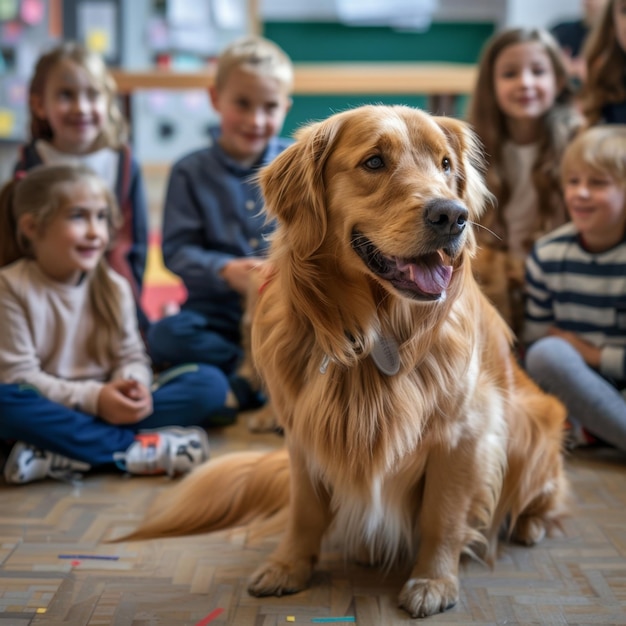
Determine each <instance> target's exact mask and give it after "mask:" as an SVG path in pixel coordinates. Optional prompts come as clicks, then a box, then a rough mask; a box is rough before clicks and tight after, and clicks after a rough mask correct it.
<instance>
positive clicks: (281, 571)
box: [248, 561, 313, 596]
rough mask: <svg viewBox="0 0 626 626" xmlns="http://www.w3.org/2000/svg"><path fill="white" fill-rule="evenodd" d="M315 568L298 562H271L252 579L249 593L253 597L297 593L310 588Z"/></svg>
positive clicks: (309, 564)
mask: <svg viewBox="0 0 626 626" xmlns="http://www.w3.org/2000/svg"><path fill="white" fill-rule="evenodd" d="M312 571H313V566H312V564H311V563H310V562H306V561H297V562H296V563H292V564H287V563H279V562H277V561H270V562H269V563H266V564H265V565H263V566H262V567H260V568H259V569H258V570H257V571H256V572H255V573H254V574H253V575H252V577H251V578H250V583H249V584H248V593H249V594H250V595H253V596H282V595H286V594H290V593H297V592H298V591H302V590H303V589H306V587H308V583H309V579H310V577H311V572H312Z"/></svg>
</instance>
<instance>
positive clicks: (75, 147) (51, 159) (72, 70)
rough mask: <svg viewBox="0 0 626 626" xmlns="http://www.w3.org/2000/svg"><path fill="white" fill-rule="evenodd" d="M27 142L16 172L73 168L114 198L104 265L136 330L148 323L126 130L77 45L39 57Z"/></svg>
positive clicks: (136, 187)
mask: <svg viewBox="0 0 626 626" xmlns="http://www.w3.org/2000/svg"><path fill="white" fill-rule="evenodd" d="M29 108H30V120H31V121H30V131H31V141H30V142H29V143H28V144H26V145H24V146H23V147H22V149H21V154H20V158H19V160H18V162H17V164H16V166H15V170H16V171H18V172H19V171H27V170H29V169H31V168H32V167H35V166H37V165H41V164H59V163H65V164H77V163H81V164H83V165H87V166H88V167H90V168H91V169H93V170H94V171H95V172H96V173H97V174H98V175H99V176H100V177H101V178H102V179H103V180H104V181H105V182H106V183H107V185H108V186H109V188H110V189H111V190H112V191H113V192H114V193H115V195H116V197H117V200H118V204H119V206H120V207H121V213H122V224H121V228H120V229H119V230H118V231H117V234H116V238H115V241H114V243H113V245H112V246H111V249H110V250H109V252H108V260H109V264H110V265H111V267H112V268H113V269H114V270H115V271H117V272H118V273H119V274H121V275H122V276H124V277H125V278H126V279H127V280H128V282H129V283H130V285H131V287H132V289H133V295H134V297H135V301H136V304H137V315H138V318H139V321H140V326H141V329H142V331H146V330H147V328H148V319H147V317H146V316H145V315H144V313H143V311H142V309H141V306H140V299H141V288H142V284H143V275H144V271H145V266H146V255H147V246H148V211H147V205H146V199H145V193H144V187H143V182H142V177H141V171H140V169H139V166H138V164H137V162H136V161H135V159H134V158H133V157H132V155H131V152H130V149H129V147H128V144H127V125H126V121H125V120H124V117H123V115H122V113H121V111H120V109H119V106H118V104H117V99H116V87H115V82H114V81H113V78H112V77H111V75H110V74H109V72H108V70H107V68H106V65H105V64H104V61H103V60H102V59H101V58H100V57H99V56H98V55H97V54H94V53H92V52H89V51H88V50H87V49H85V48H84V47H83V46H81V45H80V44H77V43H74V42H66V43H62V44H61V45H59V46H57V47H55V48H53V49H52V50H50V51H49V52H47V53H45V54H43V55H42V56H41V57H40V59H39V60H38V62H37V65H36V66H35V70H34V73H33V76H32V79H31V82H30V87H29Z"/></svg>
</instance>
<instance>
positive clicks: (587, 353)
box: [548, 326, 602, 369]
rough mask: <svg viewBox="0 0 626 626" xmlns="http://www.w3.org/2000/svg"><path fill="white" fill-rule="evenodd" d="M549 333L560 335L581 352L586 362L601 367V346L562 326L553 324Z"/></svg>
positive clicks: (595, 367) (594, 366)
mask: <svg viewBox="0 0 626 626" xmlns="http://www.w3.org/2000/svg"><path fill="white" fill-rule="evenodd" d="M548 335H551V336H552V337H560V338H561V339H563V340H564V341H567V343H569V344H570V346H572V348H574V350H576V352H578V354H580V356H581V357H582V358H583V360H584V361H585V363H586V364H587V365H589V366H590V367H593V368H594V369H599V368H600V358H601V354H602V353H601V350H600V348H598V347H596V346H594V345H593V344H591V343H589V342H588V341H585V340H584V339H581V338H580V337H579V336H578V335H576V334H574V333H571V332H569V331H566V330H561V329H560V328H556V326H552V327H551V328H550V330H548Z"/></svg>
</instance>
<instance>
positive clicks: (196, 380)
mask: <svg viewBox="0 0 626 626" xmlns="http://www.w3.org/2000/svg"><path fill="white" fill-rule="evenodd" d="M119 217H120V216H119V210H118V208H117V204H116V202H115V199H114V197H113V195H112V193H111V192H110V191H109V189H108V188H107V186H106V184H105V183H104V182H103V181H102V180H101V179H100V178H99V177H98V176H96V174H95V173H94V172H93V171H91V170H89V169H87V168H86V167H84V166H68V165H50V166H39V167H38V168H35V169H33V170H31V171H30V172H29V173H28V174H26V175H25V176H24V177H23V178H21V179H18V180H13V181H11V182H9V183H7V184H6V185H5V187H4V188H3V189H2V192H1V193H0V267H1V268H2V269H0V319H1V320H2V324H3V329H2V333H0V439H2V440H5V441H11V442H15V443H14V445H13V447H12V449H11V451H10V453H9V456H8V459H7V461H6V463H5V467H4V477H5V479H6V481H7V482H8V483H26V482H30V481H33V480H38V479H42V478H45V477H46V476H54V477H60V476H61V475H63V474H64V472H65V471H67V470H69V471H86V470H88V469H89V468H90V467H96V466H102V465H107V464H111V463H116V464H117V465H118V466H119V467H120V469H122V470H124V471H126V472H129V473H131V474H158V473H167V474H169V475H177V474H182V473H185V472H188V471H189V470H191V469H192V468H193V467H195V466H196V465H198V464H199V463H201V462H203V461H204V460H205V459H207V457H208V440H207V435H206V433H205V431H204V430H203V429H202V428H199V427H200V426H208V425H214V424H220V425H221V424H223V423H224V421H227V422H230V421H232V420H233V419H234V417H235V413H234V410H233V409H232V408H228V407H226V406H225V405H226V404H230V405H231V406H233V402H234V398H233V396H232V393H230V390H229V387H228V381H227V379H226V377H225V376H224V374H223V373H222V372H221V371H220V370H219V369H218V368H216V367H214V366H211V365H203V364H199V365H196V364H187V365H185V366H181V367H179V368H177V369H175V370H171V371H168V372H164V373H163V374H162V375H161V376H160V377H159V378H158V379H157V381H156V383H155V384H153V382H152V371H151V367H150V363H149V360H148V357H147V356H146V353H145V350H144V346H143V342H142V340H141V337H140V335H139V331H138V325H137V317H136V314H135V303H134V300H133V296H132V292H131V288H130V286H129V284H128V282H127V281H126V280H125V279H124V278H122V277H121V276H120V275H119V274H117V273H116V272H114V271H112V270H111V269H110V268H109V266H108V265H107V263H106V261H105V259H104V256H105V253H106V251H107V248H108V246H109V243H110V240H111V234H112V232H113V231H114V228H115V226H116V225H117V224H118V223H119Z"/></svg>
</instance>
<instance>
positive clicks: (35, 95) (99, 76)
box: [28, 41, 128, 148]
mask: <svg viewBox="0 0 626 626" xmlns="http://www.w3.org/2000/svg"><path fill="white" fill-rule="evenodd" d="M66 59H68V60H70V61H73V62H74V63H76V64H77V65H78V66H80V67H82V68H83V69H85V71H86V72H87V74H88V75H89V76H90V78H91V80H92V81H93V83H94V85H96V86H97V87H98V89H100V90H102V91H103V92H104V94H105V97H106V99H107V122H106V124H105V125H104V129H103V132H102V137H101V138H100V143H101V147H109V148H119V147H121V146H122V145H123V144H124V143H126V141H127V138H128V133H127V124H126V120H125V119H124V116H123V115H122V112H121V110H120V107H119V104H118V102H117V97H116V96H117V85H116V84H115V80H114V79H113V77H112V76H111V74H110V73H109V71H108V69H107V67H106V64H105V63H104V61H103V60H102V58H101V57H100V56H99V55H97V54H95V53H94V52H90V51H89V50H87V49H86V48H85V47H84V46H82V45H81V44H79V43H76V42H72V41H68V42H65V43H62V44H60V45H58V46H56V47H55V48H53V49H52V50H50V51H49V52H46V53H45V54H43V55H42V56H41V57H39V60H38V61H37V64H36V65H35V71H34V73H33V76H32V78H31V81H30V86H29V89H28V96H29V108H30V134H31V137H32V139H45V140H47V141H49V140H51V139H52V136H53V132H52V128H51V127H50V124H49V123H48V120H46V119H43V118H41V117H39V116H38V115H37V114H36V113H35V109H34V103H35V101H36V100H39V101H41V100H42V99H43V96H44V92H45V89H46V81H47V79H48V76H49V75H50V72H51V71H52V70H53V68H54V67H55V66H56V65H57V64H58V63H60V62H61V61H64V60H66Z"/></svg>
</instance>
